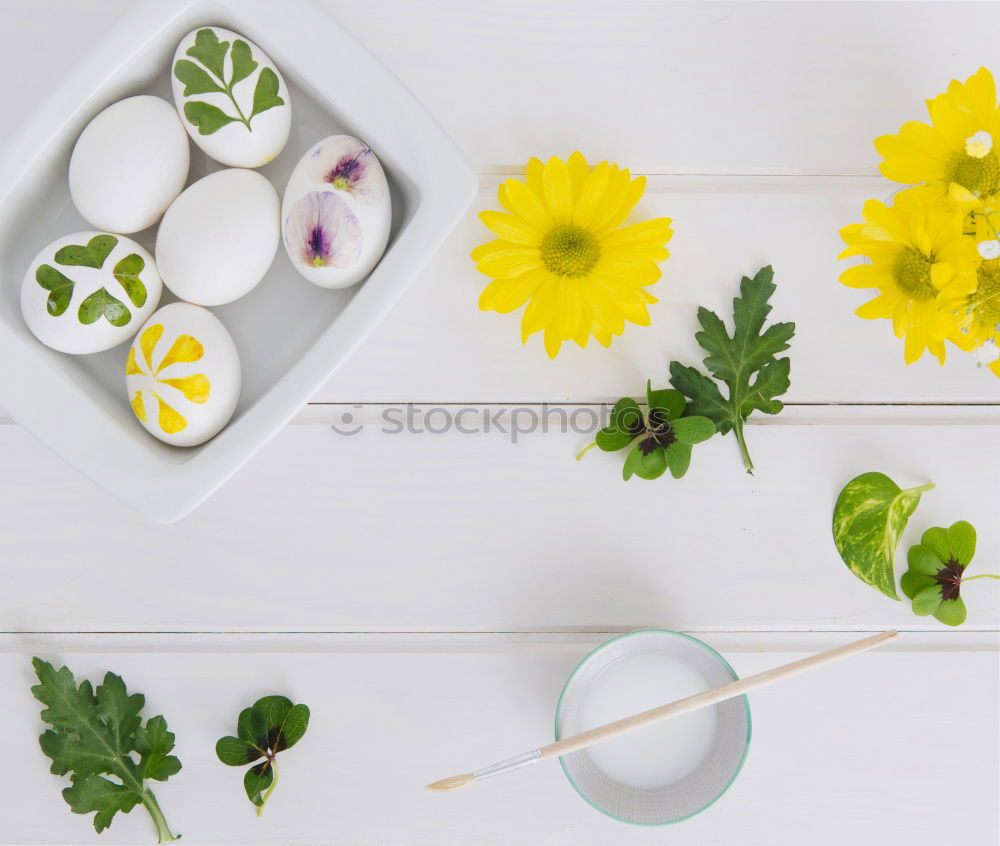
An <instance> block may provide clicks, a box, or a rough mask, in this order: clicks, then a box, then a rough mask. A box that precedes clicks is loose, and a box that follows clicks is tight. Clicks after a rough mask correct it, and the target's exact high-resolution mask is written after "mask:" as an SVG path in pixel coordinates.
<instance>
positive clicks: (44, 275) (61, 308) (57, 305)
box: [35, 264, 75, 317]
mask: <svg viewBox="0 0 1000 846" xmlns="http://www.w3.org/2000/svg"><path fill="white" fill-rule="evenodd" d="M35 281H36V282H37V283H38V284H39V285H41V286H42V287H43V288H44V289H45V290H46V291H48V292H49V298H48V299H47V300H46V301H45V307H46V308H47V309H48V312H49V314H51V315H52V316H53V317H58V316H59V315H60V314H63V313H65V311H66V309H68V308H69V303H70V300H71V299H73V287H74V284H75V283H74V282H73V280H72V279H70V278H69V277H67V276H63V274H62V273H60V272H59V271H58V270H56V269H55V268H54V267H50V266H49V265H47V264H43V265H41V267H39V268H38V270H36V271H35Z"/></svg>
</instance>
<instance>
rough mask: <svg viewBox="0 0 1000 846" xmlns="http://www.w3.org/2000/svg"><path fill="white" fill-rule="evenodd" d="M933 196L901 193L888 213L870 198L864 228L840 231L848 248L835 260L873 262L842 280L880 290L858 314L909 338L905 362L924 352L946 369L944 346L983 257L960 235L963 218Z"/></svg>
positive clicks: (922, 190)
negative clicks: (861, 258) (879, 320)
mask: <svg viewBox="0 0 1000 846" xmlns="http://www.w3.org/2000/svg"><path fill="white" fill-rule="evenodd" d="M933 197H934V192H933V191H929V190H928V189H926V188H923V187H921V188H913V189H910V190H908V191H903V192H902V193H900V194H898V195H897V196H896V200H895V203H894V204H893V205H892V206H891V207H888V206H886V205H884V204H883V203H880V202H879V201H878V200H868V202H866V203H865V206H864V219H865V222H864V223H854V224H851V225H850V226H845V227H844V228H843V229H842V230H841V231H840V235H841V237H842V238H843V239H844V243H846V244H847V249H845V250H844V251H843V252H842V253H841V254H840V256H839V258H847V257H848V256H859V255H860V256H865V257H866V258H868V259H869V260H870V263H867V264H859V265H856V266H854V267H850V268H848V269H847V270H845V271H844V272H843V273H842V274H841V276H840V281H841V282H842V283H843V284H844V285H847V286H848V287H850V288H877V289H878V290H879V295H878V296H877V297H875V299H873V300H871V301H869V302H867V303H865V304H864V305H863V306H861V307H860V308H859V309H858V310H857V311H856V312H855V313H856V314H857V315H858V317H863V318H866V319H870V320H873V319H877V318H891V319H892V327H893V331H894V332H895V333H896V337H898V338H902V337H905V339H906V343H905V346H904V358H905V360H906V363H907V364H912V363H913V362H914V361H916V360H917V359H918V358H920V356H921V355H923V353H924V350H930V352H931V354H932V355H934V356H936V357H937V359H938V361H939V362H941V363H942V364H944V359H945V349H944V341H945V339H947V338H949V337H951V336H953V335H955V333H957V332H958V330H959V328H960V326H961V324H962V321H963V317H962V314H961V312H960V309H961V307H962V305H963V303H964V302H965V300H966V297H967V296H968V295H969V294H971V293H973V292H974V291H975V290H976V267H977V266H978V264H979V261H980V259H979V254H978V252H977V251H976V245H975V242H974V241H973V239H972V238H968V237H966V236H964V235H963V234H962V229H963V222H964V215H963V214H962V213H961V212H960V211H956V210H954V209H951V208H949V207H948V206H947V205H946V204H944V203H941V202H934V201H933Z"/></svg>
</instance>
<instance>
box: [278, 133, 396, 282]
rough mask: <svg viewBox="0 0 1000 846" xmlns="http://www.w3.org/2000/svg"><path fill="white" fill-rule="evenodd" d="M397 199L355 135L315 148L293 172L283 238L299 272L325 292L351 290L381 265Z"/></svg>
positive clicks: (284, 207)
mask: <svg viewBox="0 0 1000 846" xmlns="http://www.w3.org/2000/svg"><path fill="white" fill-rule="evenodd" d="M391 220H392V198H391V197H390V193H389V184H388V182H387V181H386V178H385V172H384V171H383V170H382V165H381V164H380V162H379V160H378V157H377V156H376V155H375V153H374V152H372V149H371V147H369V146H368V145H367V144H365V143H364V142H363V141H359V140H358V139H357V138H353V137H352V136H350V135H332V136H330V137H329V138H324V139H323V140H322V141H320V142H318V143H317V144H314V145H313V146H312V147H311V148H310V149H309V150H308V151H307V152H306V154H305V155H304V156H303V157H302V158H301V160H300V161H299V163H298V164H297V165H296V166H295V170H294V171H292V175H291V178H290V179H289V180H288V187H287V188H286V189H285V196H284V200H283V201H282V205H281V234H282V240H283V241H284V244H285V250H286V251H287V252H288V257H289V259H291V262H292V265H293V266H294V267H295V269H296V270H297V271H298V272H299V273H300V274H301V275H302V276H304V277H305V278H306V279H308V280H309V281H310V282H312V283H313V284H314V285H319V286H320V287H321V288H346V287H348V286H350V285H355V284H357V283H358V282H360V281H361V280H362V279H364V278H365V277H366V276H367V275H368V274H369V273H371V271H372V269H373V268H374V267H375V265H376V264H378V261H379V259H380V258H381V257H382V254H383V253H384V252H385V246H386V243H387V242H388V240H389V229H390V224H391Z"/></svg>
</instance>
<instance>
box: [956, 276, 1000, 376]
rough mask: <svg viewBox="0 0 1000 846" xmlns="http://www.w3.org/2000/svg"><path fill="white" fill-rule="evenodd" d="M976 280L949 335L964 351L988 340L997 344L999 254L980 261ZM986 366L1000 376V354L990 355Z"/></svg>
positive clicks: (999, 325) (999, 332)
mask: <svg viewBox="0 0 1000 846" xmlns="http://www.w3.org/2000/svg"><path fill="white" fill-rule="evenodd" d="M976 280H977V285H976V290H975V291H974V292H973V293H971V294H969V296H968V297H967V299H966V301H965V308H964V309H962V312H963V313H964V315H965V319H964V320H963V323H962V326H961V327H960V330H959V331H958V332H955V333H954V334H953V335H952V336H951V337H950V338H949V340H951V341H952V342H953V343H954V344H955V345H956V346H958V347H961V348H962V349H963V350H966V351H968V352H971V351H972V350H975V349H977V348H978V347H981V346H983V344H987V343H991V342H992V343H993V344H994V345H995V346H998V347H1000V258H995V259H991V260H989V261H984V262H983V263H982V264H980V265H979V269H978V271H977V273H976ZM989 368H990V370H992V371H993V374H994V375H995V376H998V377H1000V358H996V359H994V360H993V362H992V363H991V364H990V365H989Z"/></svg>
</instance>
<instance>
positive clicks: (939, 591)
mask: <svg viewBox="0 0 1000 846" xmlns="http://www.w3.org/2000/svg"><path fill="white" fill-rule="evenodd" d="M975 553H976V530H975V529H974V528H973V527H972V526H971V525H970V524H969V523H967V522H965V521H964V520H959V522H957V523H954V524H953V525H951V526H950V527H948V528H947V529H945V528H942V527H940V526H935V527H933V528H930V529H928V530H927V531H926V532H924V534H923V537H921V538H920V543H918V544H914V545H913V546H911V547H910V550H909V552H908V553H907V555H906V563H907V566H908V569H907V571H906V572H905V573H904V574H903V578H902V580H901V583H900V587H902V589H903V593H904V594H906V596H907V598H908V599H910V601H911V603H912V608H913V613H914V614H918V615H920V616H922V617H924V616H928V615H930V614H933V615H934V617H935V619H937V620H938V621H939V622H942V623H944V624H945V625H946V626H960V625H961V624H962V623H964V622H965V618H966V608H965V601H964V600H963V599H962V597H961V595H960V591H961V586H962V582H963V581H970V580H972V579H1000V576H995V575H993V574H992V573H983V574H981V575H978V576H966V575H965V570H966V568H967V567H968V566H969V564H970V563H971V562H972V557H973V556H974V555H975Z"/></svg>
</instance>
